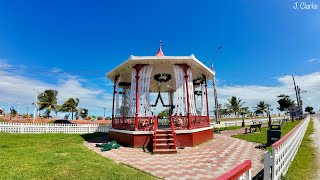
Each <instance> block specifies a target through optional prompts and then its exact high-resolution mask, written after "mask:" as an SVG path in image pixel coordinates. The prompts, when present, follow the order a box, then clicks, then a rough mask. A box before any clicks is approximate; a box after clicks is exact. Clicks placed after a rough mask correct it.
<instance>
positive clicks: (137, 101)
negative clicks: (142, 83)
mask: <svg viewBox="0 0 320 180" xmlns="http://www.w3.org/2000/svg"><path fill="white" fill-rule="evenodd" d="M138 74H139V72H138V73H137V75H136V121H135V122H136V123H135V125H136V131H137V130H138V126H139V119H138V116H139V113H138V112H139V98H138V97H139V89H138V88H139V85H138V82H139V78H140V76H139V75H138Z"/></svg>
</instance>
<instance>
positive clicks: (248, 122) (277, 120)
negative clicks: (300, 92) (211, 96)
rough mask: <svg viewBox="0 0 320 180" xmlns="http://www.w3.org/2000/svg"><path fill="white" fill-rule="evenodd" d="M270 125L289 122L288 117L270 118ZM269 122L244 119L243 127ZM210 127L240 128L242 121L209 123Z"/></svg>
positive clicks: (261, 119)
mask: <svg viewBox="0 0 320 180" xmlns="http://www.w3.org/2000/svg"><path fill="white" fill-rule="evenodd" d="M271 120H272V123H282V120H287V121H289V120H290V117H289V116H286V117H276V118H272V119H271ZM268 121H269V119H268V118H260V119H246V120H244V123H245V125H251V124H253V122H259V123H262V124H267V123H268ZM210 125H211V126H214V127H219V128H220V127H231V126H241V125H242V120H238V121H225V122H221V123H220V124H215V123H210Z"/></svg>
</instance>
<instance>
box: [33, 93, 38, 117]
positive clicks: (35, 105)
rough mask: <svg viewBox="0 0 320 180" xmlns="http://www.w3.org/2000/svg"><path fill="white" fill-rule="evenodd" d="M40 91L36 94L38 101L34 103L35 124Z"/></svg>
mask: <svg viewBox="0 0 320 180" xmlns="http://www.w3.org/2000/svg"><path fill="white" fill-rule="evenodd" d="M38 93H39V92H38V91H37V93H36V101H35V103H34V111H33V123H34V122H35V120H36V110H37V107H38Z"/></svg>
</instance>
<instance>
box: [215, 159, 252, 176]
mask: <svg viewBox="0 0 320 180" xmlns="http://www.w3.org/2000/svg"><path fill="white" fill-rule="evenodd" d="M251 167H252V164H251V161H250V160H246V161H245V162H243V163H242V164H240V165H239V166H237V167H235V168H233V169H232V170H231V171H229V172H227V173H225V174H223V175H221V176H219V177H218V178H216V179H215V180H236V179H238V178H239V179H241V178H240V177H245V179H251ZM242 179H243V178H242Z"/></svg>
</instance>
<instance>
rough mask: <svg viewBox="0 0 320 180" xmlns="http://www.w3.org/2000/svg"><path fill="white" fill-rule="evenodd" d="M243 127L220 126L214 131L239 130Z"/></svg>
mask: <svg viewBox="0 0 320 180" xmlns="http://www.w3.org/2000/svg"><path fill="white" fill-rule="evenodd" d="M241 128H242V126H230V127H220V128H214V131H227V130H237V129H241Z"/></svg>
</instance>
